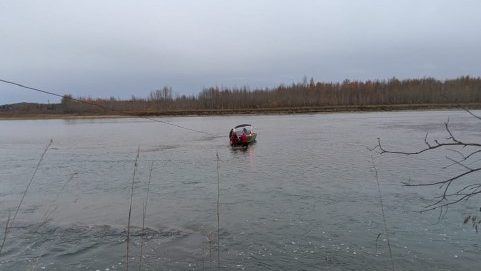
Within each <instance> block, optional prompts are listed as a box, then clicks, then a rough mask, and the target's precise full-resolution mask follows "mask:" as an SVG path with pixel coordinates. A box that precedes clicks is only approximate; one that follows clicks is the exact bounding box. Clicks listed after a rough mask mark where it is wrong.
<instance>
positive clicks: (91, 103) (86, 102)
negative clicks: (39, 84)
mask: <svg viewBox="0 0 481 271" xmlns="http://www.w3.org/2000/svg"><path fill="white" fill-rule="evenodd" d="M0 82H3V83H6V84H11V85H15V86H17V87H21V88H25V89H30V90H33V91H37V92H41V93H44V94H48V95H52V96H56V97H60V98H63V99H69V100H72V101H76V102H79V103H84V104H88V105H92V106H96V107H98V108H101V109H103V110H105V111H109V110H110V111H112V112H117V113H122V114H126V115H128V113H127V112H122V111H120V110H114V109H109V108H107V107H105V106H103V105H100V104H96V103H93V102H89V101H85V100H81V99H76V98H73V97H71V96H69V95H62V94H58V93H55V92H52V91H46V90H42V89H38V88H34V87H29V86H26V85H23V84H19V83H15V82H12V81H8V80H3V79H0ZM133 117H136V118H142V119H146V120H150V121H153V122H158V123H163V124H166V125H170V126H174V127H177V128H180V129H184V130H188V131H192V132H196V133H202V134H206V135H211V136H216V135H214V134H211V133H209V132H205V131H201V130H196V129H192V128H188V127H184V126H181V125H178V124H175V123H170V122H167V121H163V120H159V119H154V118H149V117H144V116H133Z"/></svg>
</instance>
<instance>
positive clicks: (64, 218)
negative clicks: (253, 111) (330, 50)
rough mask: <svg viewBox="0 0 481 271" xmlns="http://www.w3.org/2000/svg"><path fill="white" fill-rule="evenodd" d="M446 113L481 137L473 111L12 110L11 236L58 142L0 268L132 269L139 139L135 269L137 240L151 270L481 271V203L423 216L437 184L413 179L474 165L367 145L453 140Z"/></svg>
mask: <svg viewBox="0 0 481 271" xmlns="http://www.w3.org/2000/svg"><path fill="white" fill-rule="evenodd" d="M477 113H480V112H477ZM448 118H449V121H450V125H451V127H452V130H453V131H454V132H455V134H456V136H459V137H462V138H467V139H472V140H476V139H479V135H480V132H481V129H480V128H481V123H480V122H479V120H476V119H475V118H473V117H471V116H470V115H469V114H467V113H466V112H462V111H426V112H409V111H406V112H377V113H335V114H300V115H256V116H251V115H245V116H222V117H172V118H159V120H161V121H167V122H171V123H175V124H176V125H180V126H184V127H189V128H191V129H195V130H202V131H206V132H208V133H210V134H212V136H211V135H206V134H201V133H196V132H192V131H188V130H183V129H180V128H177V127H173V126H168V125H165V124H162V123H158V122H152V121H149V120H144V119H134V118H118V119H76V120H2V121H0V227H1V229H2V230H1V233H0V237H2V239H3V236H4V234H3V232H4V229H5V224H6V222H7V220H8V217H9V216H10V217H13V215H14V213H15V210H16V207H17V206H18V204H19V202H20V200H21V197H22V193H23V192H24V191H25V188H26V186H27V184H28V182H29V180H30V178H31V176H32V174H33V172H34V170H35V166H36V164H37V162H38V160H39V158H40V156H41V154H42V152H43V151H44V149H45V146H46V145H47V143H48V142H49V140H50V139H53V144H52V145H51V147H50V148H49V149H48V151H47V153H46V155H45V157H44V159H43V160H42V162H41V164H40V167H39V168H38V171H37V173H36V175H35V177H34V179H33V181H32V184H31V186H30V187H29V189H28V191H27V194H26V196H25V199H24V201H23V202H22V204H21V206H20V209H19V213H18V215H17V217H16V219H15V221H13V223H11V224H10V227H9V229H8V231H7V238H6V242H5V247H4V249H3V251H2V254H1V255H0V270H44V269H45V270H124V269H125V267H126V263H127V261H126V246H127V245H126V238H127V224H128V216H129V205H130V193H131V185H132V176H133V171H134V161H135V156H136V154H137V149H138V148H140V157H139V161H138V166H137V168H136V174H135V179H134V190H133V197H132V211H131V229H130V245H129V267H130V269H132V270H138V269H139V265H140V254H141V252H140V251H141V247H142V266H141V269H142V270H214V269H217V268H219V269H222V270H389V269H391V265H392V264H393V265H394V267H395V269H396V270H479V264H480V260H479V255H480V253H481V247H480V241H481V238H480V236H481V235H480V234H477V233H476V232H475V231H474V229H473V227H472V226H471V225H469V224H466V225H465V224H463V220H464V218H465V216H466V215H478V216H479V215H481V214H480V213H479V206H480V205H481V201H480V199H479V198H473V199H472V200H470V201H467V202H462V203H460V204H458V205H455V206H453V207H451V208H450V209H449V210H448V212H447V213H446V214H445V215H444V216H443V217H441V219H440V217H439V212H437V211H434V212H424V213H421V212H419V211H421V210H423V207H424V206H425V205H426V204H428V203H429V202H431V200H432V199H433V197H435V196H436V195H439V193H440V190H439V189H438V187H406V186H403V185H402V184H401V182H403V181H408V180H410V181H412V182H418V183H423V182H429V181H437V180H441V179H443V178H444V179H445V178H446V177H449V176H451V175H452V174H454V173H455V172H456V171H459V170H462V168H461V169H459V168H458V167H456V166H452V167H448V168H446V169H443V167H444V166H446V165H449V164H450V163H451V162H450V161H449V160H447V159H446V156H447V155H455V154H456V153H454V152H450V151H442V150H441V151H439V152H434V153H426V154H423V155H418V156H404V155H387V154H384V155H379V154H377V153H376V152H373V151H370V150H369V149H368V148H369V147H373V146H375V145H376V143H377V138H381V140H382V142H383V143H384V144H385V146H386V147H389V148H391V149H397V150H407V151H412V150H417V149H419V148H423V147H425V145H424V137H425V135H426V133H429V137H428V138H429V139H435V138H440V139H444V138H446V133H445V131H444V130H443V129H444V128H443V122H445V121H447V120H448ZM240 123H252V124H253V125H254V127H255V129H256V131H257V132H258V137H257V143H256V144H255V145H252V146H250V147H249V148H248V149H247V150H243V149H232V148H230V147H229V145H228V139H227V135H228V132H229V129H230V128H231V127H232V126H234V125H236V124H240ZM216 152H218V154H219V162H218V165H219V191H220V193H219V200H220V205H219V221H220V228H219V229H217V211H216V210H217V197H218V193H217V188H218V186H217V185H218V182H217V181H218V179H217V159H216ZM453 157H455V156H453ZM475 162H476V161H475ZM373 164H374V165H375V166H376V168H377V170H378V173H379V183H380V189H381V192H382V198H383V207H384V212H385V220H386V228H387V233H385V231H384V224H383V216H382V212H381V205H380V200H379V199H380V197H379V196H380V194H379V192H378V187H377V183H376V178H375V172H374V170H373ZM151 166H152V171H151V183H150V186H148V180H149V174H150V169H151ZM476 177H479V175H478V176H476ZM468 178H470V177H469V176H468ZM148 187H149V188H148ZM147 193H148V195H149V200H148V201H146V198H147ZM145 202H146V205H145V206H146V209H145V212H143V206H144V203H145ZM143 214H145V229H144V231H142V221H143ZM217 232H219V235H217ZM217 240H219V244H218V243H217ZM388 240H389V244H390V246H391V252H392V262H391V257H390V253H389V248H388ZM218 257H219V259H220V262H217V259H218Z"/></svg>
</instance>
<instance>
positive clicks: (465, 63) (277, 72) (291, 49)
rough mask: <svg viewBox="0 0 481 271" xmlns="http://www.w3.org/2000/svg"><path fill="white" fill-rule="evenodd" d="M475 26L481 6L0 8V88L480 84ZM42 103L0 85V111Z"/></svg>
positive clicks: (479, 27)
mask: <svg viewBox="0 0 481 271" xmlns="http://www.w3.org/2000/svg"><path fill="white" fill-rule="evenodd" d="M480 14H481V1H479V0H459V1H452V0H403V1H400V0H370V1H368V0H335V1H334V0H318V1H315V0H292V1H291V0H282V1H280V0H243V1H230V0H229V1H227V0H222V1H214V0H175V1H174V0H171V1H161V0H156V1H154V0H152V1H146V0H144V1H127V0H124V1H123V0H110V1H107V0H103V1H100V0H96V1H93V0H82V1H78V0H77V1H70V0H62V1H51V0H42V1H35V0H30V1H22V0H15V1H8V0H0V78H1V79H6V80H11V81H17V82H19V83H23V84H27V85H31V86H34V87H38V88H43V89H46V90H52V91H57V92H60V93H71V94H74V95H76V96H92V97H99V96H100V97H109V96H115V97H130V96H131V95H136V96H146V95H147V94H148V93H149V92H150V91H151V90H153V89H156V88H159V87H161V86H164V85H169V86H172V87H173V90H174V92H175V93H179V94H194V93H198V92H199V91H200V90H201V89H202V88H203V87H208V86H215V85H218V86H243V85H249V86H251V87H267V86H275V85H278V84H280V83H287V84H289V83H292V82H294V81H300V80H301V79H302V77H303V76H307V77H314V78H315V79H316V80H320V81H342V80H343V79H345V78H349V79H361V80H365V79H386V78H390V77H393V76H395V77H398V78H413V77H416V78H417V77H425V76H432V77H436V78H438V79H445V78H453V77H457V76H460V75H474V76H479V75H480V74H481V50H480V48H481V16H480ZM47 100H50V101H57V99H55V98H54V97H49V96H45V95H40V94H35V93H32V92H29V91H27V90H24V89H20V88H17V87H13V86H9V85H3V84H0V104H3V103H10V102H20V101H47Z"/></svg>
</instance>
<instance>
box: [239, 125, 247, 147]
mask: <svg viewBox="0 0 481 271" xmlns="http://www.w3.org/2000/svg"><path fill="white" fill-rule="evenodd" d="M240 142H241V143H242V145H244V146H247V129H246V128H244V129H243V130H242V134H241V136H240Z"/></svg>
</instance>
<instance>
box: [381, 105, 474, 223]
mask: <svg viewBox="0 0 481 271" xmlns="http://www.w3.org/2000/svg"><path fill="white" fill-rule="evenodd" d="M462 109H463V110H465V111H466V112H467V113H469V114H470V115H471V116H473V117H474V118H476V119H478V120H480V121H481V117H480V116H478V115H476V114H474V113H473V112H472V111H470V110H468V109H466V108H464V107H462ZM444 130H445V134H446V137H445V138H435V139H429V135H428V134H426V136H425V138H424V144H425V147H424V148H421V149H418V150H415V151H411V152H409V151H402V150H390V149H387V148H386V147H385V146H384V145H383V144H382V142H381V139H379V138H378V143H377V145H376V146H375V147H374V148H372V149H371V150H377V151H378V152H379V153H380V154H381V155H383V154H398V155H408V156H412V155H419V154H422V153H428V152H436V153H440V151H444V152H445V153H449V154H447V155H446V159H447V160H448V161H449V164H448V165H447V166H445V167H444V169H446V168H450V167H452V166H458V167H459V168H460V169H459V171H456V173H454V174H453V175H451V176H448V177H446V178H444V179H441V180H432V181H430V182H427V183H412V182H411V181H409V182H403V184H404V185H405V186H411V187H420V186H425V187H434V188H439V192H437V194H436V195H435V196H434V197H433V199H432V202H431V203H430V204H428V205H427V206H425V207H424V209H423V210H422V211H431V210H440V212H441V213H442V212H443V210H444V211H446V210H447V208H448V207H449V206H451V205H453V204H457V203H460V202H463V201H467V200H469V199H470V198H472V197H474V196H477V195H480V194H481V181H479V179H477V178H474V176H475V174H477V173H478V172H480V171H481V160H480V159H479V156H480V155H481V140H480V141H478V142H476V141H474V142H473V141H470V140H467V139H464V138H460V137H458V136H457V135H455V133H454V132H453V131H452V129H451V128H450V124H449V119H448V121H446V122H445V123H444ZM450 154H451V155H450ZM453 154H454V156H453ZM470 221H471V222H472V223H473V227H475V229H476V231H477V228H478V224H480V223H481V221H480V220H479V219H478V218H476V217H475V216H474V217H473V216H469V217H466V220H465V223H468V222H470Z"/></svg>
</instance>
